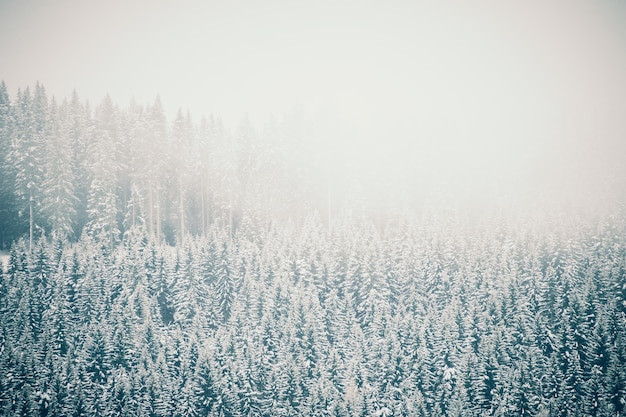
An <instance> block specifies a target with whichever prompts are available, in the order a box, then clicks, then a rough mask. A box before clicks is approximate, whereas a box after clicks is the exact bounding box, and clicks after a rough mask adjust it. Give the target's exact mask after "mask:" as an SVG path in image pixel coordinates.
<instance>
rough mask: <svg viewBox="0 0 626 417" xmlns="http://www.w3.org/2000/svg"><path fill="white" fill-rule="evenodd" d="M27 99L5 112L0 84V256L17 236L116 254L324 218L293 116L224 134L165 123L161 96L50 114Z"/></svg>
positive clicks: (23, 95)
mask: <svg viewBox="0 0 626 417" xmlns="http://www.w3.org/2000/svg"><path fill="white" fill-rule="evenodd" d="M33 90H34V91H31V89H30V88H26V89H24V90H18V93H17V97H16V98H15V100H13V101H12V100H11V99H10V97H9V94H8V92H7V88H6V85H5V84H4V83H1V84H0V179H1V181H0V249H3V248H5V249H6V248H8V246H9V245H10V244H11V242H12V241H13V240H15V239H17V238H18V237H20V236H22V235H24V234H29V235H30V236H31V240H32V239H36V238H37V237H39V236H43V235H48V236H59V237H65V238H69V239H70V240H73V241H76V240H78V239H79V238H80V236H82V234H83V233H84V234H87V235H89V236H90V237H92V238H94V239H97V240H99V241H102V242H105V241H106V242H108V245H109V247H110V248H112V247H113V246H115V245H116V244H117V243H119V242H120V241H121V240H123V239H124V238H125V236H126V235H127V234H128V233H131V231H132V230H136V229H140V230H141V231H142V233H143V231H145V233H147V234H148V235H149V236H150V237H151V239H155V240H157V241H159V242H161V241H166V242H168V243H169V244H174V243H176V242H181V241H182V240H183V239H184V237H185V236H187V235H191V236H206V233H207V231H208V229H209V226H210V225H211V224H213V223H218V224H220V225H221V226H222V227H225V228H229V229H230V230H231V231H234V230H236V228H237V227H238V225H239V224H240V222H241V219H242V218H244V217H251V218H255V219H257V221H259V222H261V221H263V222H266V223H267V224H269V223H270V222H271V221H272V220H273V219H285V218H288V217H292V218H301V217H302V216H303V214H304V213H305V212H308V211H309V210H310V209H311V208H312V207H313V205H315V204H317V205H318V206H319V205H320V204H321V205H322V207H317V209H319V211H322V210H323V211H324V212H325V213H326V212H327V210H326V209H324V208H323V204H324V203H325V200H324V199H322V198H318V197H320V196H326V195H327V194H328V192H327V190H326V191H324V190H320V189H319V188H320V187H319V186H316V185H314V184H313V183H312V181H311V179H312V178H314V177H315V175H317V174H314V173H313V171H321V170H322V168H320V167H321V165H320V164H319V160H316V159H315V158H312V157H311V153H312V152H311V149H310V146H309V145H310V144H307V143H308V142H306V141H304V136H305V133H303V132H302V129H301V127H302V126H301V124H299V123H298V122H297V119H298V117H299V116H298V115H297V114H295V113H294V115H292V117H286V118H285V119H284V120H282V121H280V122H279V121H270V122H269V123H267V124H266V125H265V126H264V128H263V129H260V130H257V129H256V128H255V127H253V125H252V123H251V122H250V121H249V120H248V119H246V118H244V119H243V120H242V122H241V123H240V125H239V126H238V127H237V128H236V129H234V130H233V131H230V130H228V129H226V128H225V127H224V126H223V124H222V122H221V120H220V119H219V118H216V117H210V118H203V119H202V120H201V121H200V122H199V123H195V122H194V121H192V119H191V117H190V116H189V115H188V114H187V115H185V114H183V113H182V112H180V111H179V113H178V115H177V117H176V118H175V120H174V121H173V122H172V123H169V122H168V121H167V120H166V116H165V112H164V110H163V107H162V104H161V101H160V99H159V98H158V97H157V99H156V100H155V101H154V104H152V105H150V106H142V105H138V104H136V103H131V104H130V105H129V106H128V108H126V109H120V108H119V107H118V106H116V105H115V104H114V103H113V102H112V100H111V99H110V98H109V97H108V96H107V97H106V98H105V99H104V100H103V101H102V102H101V103H99V104H98V105H97V106H95V108H94V109H92V108H91V107H90V105H89V104H88V103H85V102H83V101H81V100H80V99H79V98H78V95H77V94H76V93H74V94H73V95H72V97H71V98H70V99H65V100H63V101H62V102H61V103H57V102H56V100H55V99H54V98H52V99H49V98H48V96H47V94H46V91H45V88H44V86H43V85H41V84H37V85H36V86H35V87H34V89H33ZM296 113H297V112H296ZM304 154H306V155H307V158H301V157H299V155H300V156H302V155H304ZM305 159H306V161H307V162H306V163H305V162H303V161H304V160H305ZM316 161H317V162H316ZM316 164H317V165H316ZM318 174H319V172H318ZM320 201H321V202H322V203H320ZM31 244H32V242H31Z"/></svg>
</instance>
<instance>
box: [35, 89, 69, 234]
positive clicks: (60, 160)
mask: <svg viewBox="0 0 626 417" xmlns="http://www.w3.org/2000/svg"><path fill="white" fill-rule="evenodd" d="M68 113H69V109H68V105H67V103H63V104H62V105H61V107H60V108H57V105H56V102H55V101H54V99H53V100H52V102H51V104H50V109H49V113H48V121H47V124H46V153H45V155H46V161H45V172H44V180H43V198H42V208H41V211H42V214H43V215H44V216H45V218H46V221H47V223H48V224H49V225H50V230H51V233H52V235H53V236H58V237H60V238H69V237H71V236H72V234H73V231H74V223H75V219H76V209H75V206H76V204H77V202H78V200H77V198H76V195H75V193H74V175H73V172H72V159H71V158H72V152H71V144H70V141H69V136H68V133H67V129H68V127H67V123H68V118H69V115H68Z"/></svg>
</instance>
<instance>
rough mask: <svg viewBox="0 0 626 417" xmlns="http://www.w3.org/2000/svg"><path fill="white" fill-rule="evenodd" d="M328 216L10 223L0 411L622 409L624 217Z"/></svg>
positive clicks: (608, 412) (1, 321)
mask: <svg viewBox="0 0 626 417" xmlns="http://www.w3.org/2000/svg"><path fill="white" fill-rule="evenodd" d="M572 225H576V227H572ZM341 230H342V231H341V233H335V234H333V235H332V236H329V235H328V234H327V232H326V228H325V227H324V226H323V225H322V223H321V222H320V221H319V220H316V218H315V217H310V218H308V219H307V220H306V221H305V223H304V225H303V227H302V228H299V229H296V228H293V227H292V228H290V227H284V228H280V229H278V228H274V229H272V230H271V231H267V230H265V231H263V232H262V233H256V232H254V230H252V229H246V228H243V227H242V228H240V229H239V230H238V231H237V233H236V234H235V235H234V236H231V235H230V234H229V233H227V232H226V231H225V230H224V229H222V228H219V227H217V226H216V225H213V226H211V228H210V230H208V232H207V236H206V237H200V236H199V237H195V238H190V239H187V240H185V242H184V243H183V244H181V245H177V246H176V247H172V246H169V245H167V244H164V243H158V242H156V241H155V240H154V239H152V240H150V239H148V237H147V236H145V235H144V236H133V237H131V238H129V239H125V240H124V242H123V243H122V244H121V245H119V246H118V247H117V248H116V249H115V250H114V251H109V250H108V248H107V247H106V246H103V245H101V244H99V243H97V242H95V241H93V240H92V239H91V238H89V237H88V236H85V237H83V238H82V239H81V240H80V241H79V242H77V243H74V244H70V243H68V242H67V241H62V240H59V239H43V238H42V239H38V240H36V242H35V245H34V247H33V249H32V251H29V249H28V242H27V240H25V239H22V240H20V241H19V242H18V243H16V244H14V245H13V247H12V250H11V261H10V265H9V266H8V268H7V270H6V271H5V272H3V273H2V275H1V276H0V278H1V280H0V328H1V329H2V330H1V333H0V346H1V347H2V348H1V349H0V410H1V413H2V414H3V415H11V416H17V415H24V416H26V415H28V416H33V415H42V416H57V415H58V416H81V415H102V416H105V415H116V416H126V415H128V416H139V415H141V416H193V415H198V416H297V415H304V416H329V415H332V416H391V415H394V416H484V415H517V416H532V415H541V416H547V415H550V416H583V415H584V416H622V415H624V412H625V411H626V410H625V408H626V367H625V366H624V364H625V363H626V224H625V223H624V221H623V219H617V218H614V219H612V220H606V219H605V221H603V222H595V223H586V224H585V223H584V222H577V221H576V220H574V219H569V220H564V219H561V220H555V221H553V222H550V223H546V224H541V225H538V226H536V227H529V224H528V223H527V222H525V223H524V224H523V226H519V225H518V226H515V224H513V223H510V222H509V223H507V222H506V221H502V220H496V219H488V220H485V221H484V222H483V223H482V225H481V226H474V227H466V226H464V225H463V224H462V223H459V222H455V221H454V220H453V219H451V218H449V217H448V218H438V219H437V218H435V219H430V220H429V221H428V222H423V221H418V220H415V221H409V222H406V223H405V224H403V225H402V227H398V228H397V229H388V230H386V231H385V233H384V234H379V233H378V232H377V231H376V229H375V228H374V227H373V225H372V224H371V223H367V222H366V223H353V224H344V225H343V226H342V227H341Z"/></svg>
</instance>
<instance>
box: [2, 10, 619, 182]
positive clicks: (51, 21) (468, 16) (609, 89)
mask: <svg viewBox="0 0 626 417" xmlns="http://www.w3.org/2000/svg"><path fill="white" fill-rule="evenodd" d="M625 74H626V2H623V1H620V0H614V1H608V0H598V1H584V2H583V1H580V2H579V1H575V0H571V1H538V0H537V1H533V0H531V1H523V2H519V1H516V2H514V1H495V0H494V1H482V0H481V1H471V2H470V1H436V2H435V1H407V0H402V1H400V0H390V1H370V0H360V1H356V0H333V1H330V0H315V1H309V0H307V1H293V0H292V1H288V0H266V1H242V0H234V1H190V0H183V1H176V2H174V1H159V0H108V1H85V0H54V1H53V0H0V78H2V79H4V80H5V82H6V83H7V85H8V87H9V89H10V92H11V93H12V95H14V94H15V91H16V90H17V88H18V87H22V88H23V87H25V86H27V85H31V86H32V85H34V83H35V82H36V81H40V82H41V83H43V84H44V86H45V87H46V88H47V91H48V93H49V95H50V96H52V95H54V96H56V97H57V98H62V97H67V96H69V95H70V94H71V92H72V90H73V89H76V90H77V92H78V93H79V96H81V97H82V98H87V99H89V100H90V101H91V102H92V103H97V102H99V101H100V100H101V99H102V97H103V96H104V95H105V94H107V93H109V94H110V95H111V97H112V98H113V100H114V101H115V102H117V103H118V104H119V105H121V106H122V107H125V106H126V104H127V103H128V102H129V101H130V99H131V97H134V98H135V99H136V101H137V102H139V103H142V104H146V103H151V102H153V100H154V98H155V96H156V95H157V94H160V96H161V99H162V101H163V103H164V105H165V107H166V110H167V111H168V114H169V116H170V118H171V116H172V115H173V114H174V113H175V111H176V110H177V109H178V107H182V108H183V110H185V109H189V110H190V111H191V113H192V115H194V116H199V115H201V114H209V113H214V114H217V115H221V116H223V117H224V118H225V119H226V121H227V122H229V123H233V122H234V121H237V120H238V118H240V117H241V116H242V115H243V114H244V113H248V114H250V115H251V117H252V118H253V120H265V119H266V118H267V115H268V114H270V113H274V114H276V115H280V114H283V113H284V112H286V111H289V110H290V109H292V108H293V107H294V106H299V107H301V108H304V109H306V110H307V111H308V112H309V113H311V114H318V113H319V114H325V115H333V117H338V118H340V119H341V120H344V121H346V122H347V123H348V124H354V125H355V126H360V127H362V128H363V129H365V130H366V131H368V132H370V134H371V132H378V133H377V135H378V136H377V138H378V139H373V140H372V142H373V143H374V145H371V144H370V148H371V149H370V150H369V151H368V152H370V154H369V156H370V157H371V154H372V153H374V154H376V153H380V152H381V151H384V150H386V148H385V146H387V144H389V143H391V142H389V141H390V140H391V138H393V137H403V138H408V139H402V140H396V141H395V142H393V141H392V142H393V143H394V146H395V147H396V148H398V149H399V150H398V151H397V152H396V153H395V154H394V153H393V152H391V155H390V156H389V158H390V160H393V159H394V158H396V157H401V156H405V157H407V156H406V155H407V152H408V151H409V150H412V151H415V152H417V153H420V154H422V155H424V154H425V153H426V154H427V156H425V157H423V158H424V159H426V160H430V163H431V164H434V165H437V164H440V163H443V162H444V159H438V158H441V157H440V156H437V155H442V154H446V152H448V151H451V150H452V151H453V152H452V153H454V154H455V155H457V156H456V159H454V158H452V159H451V161H452V164H453V165H454V164H455V163H457V162H459V161H460V160H472V161H474V163H473V164H472V165H474V166H483V167H484V166H488V165H489V163H492V162H494V161H499V163H500V164H501V165H503V164H504V165H510V164H513V165H516V166H518V168H519V167H520V166H522V165H523V164H524V163H525V162H524V161H526V160H534V161H536V160H539V159H541V158H544V159H546V158H555V157H559V158H561V159H563V160H566V161H568V163H569V162H571V161H575V160H580V159H581V158H582V159H583V160H585V161H586V159H585V158H590V156H589V155H594V156H593V158H594V159H593V161H594V164H598V167H599V166H602V164H605V163H606V164H613V165H616V164H618V163H619V162H620V161H621V159H623V158H622V157H620V156H619V155H620V154H621V152H624V151H626V147H625V146H624V142H626V140H625V138H626V104H625V103H626V99H625V97H626V75H625ZM381 132H383V134H379V133H381ZM381 138H382V139H381ZM416 138H418V139H416ZM385 141H387V142H385ZM416 141H417V142H416ZM415 143H419V144H421V145H423V146H422V147H421V148H420V147H419V146H417V149H416V147H415ZM428 143H431V145H428ZM433 143H436V145H432V144H433ZM357 146H359V145H357V144H355V143H351V142H346V143H345V144H344V149H343V151H344V152H348V151H349V149H351V148H354V147H357ZM428 146H431V148H428ZM361 147H363V146H361ZM429 152H430V153H431V154H430V155H429ZM388 153H389V152H388ZM616 155H617V156H616ZM468 156H469V157H471V158H467V157H468ZM524 158H526V159H524ZM448 161H450V159H448ZM585 163H586V162H583V163H582V164H583V165H584V164H585ZM457 165H458V164H457ZM468 166H469V165H468V163H465V168H467V169H469V168H468ZM456 174H460V173H459V172H457V173H456ZM477 175H478V174H477Z"/></svg>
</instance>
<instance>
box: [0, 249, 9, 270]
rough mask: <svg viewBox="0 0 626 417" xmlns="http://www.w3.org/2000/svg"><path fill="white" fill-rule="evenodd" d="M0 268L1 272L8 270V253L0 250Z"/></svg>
mask: <svg viewBox="0 0 626 417" xmlns="http://www.w3.org/2000/svg"><path fill="white" fill-rule="evenodd" d="M0 266H1V267H2V270H3V271H6V270H7V269H8V268H9V252H5V251H2V250H0Z"/></svg>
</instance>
